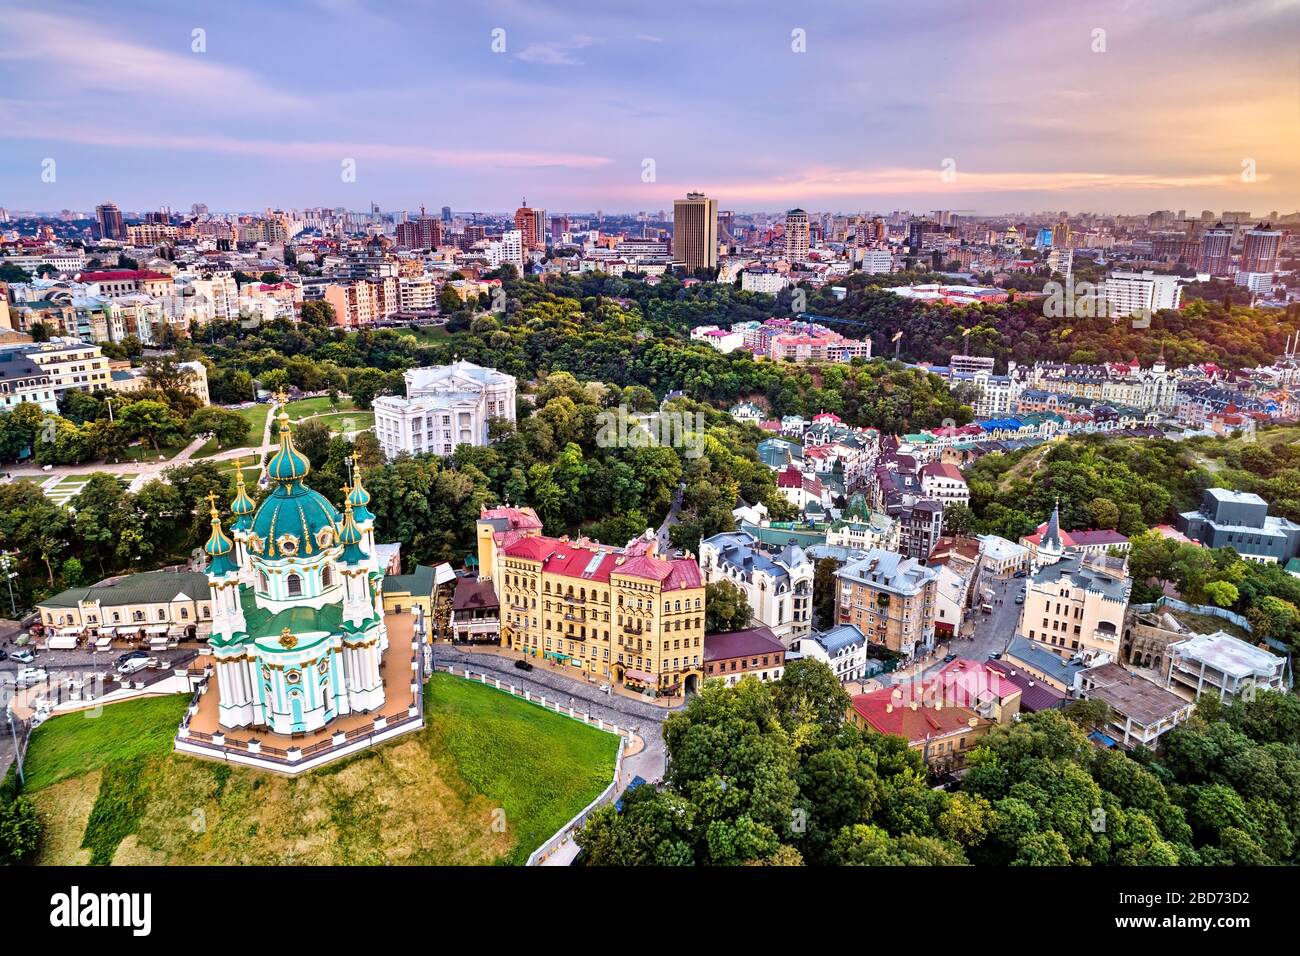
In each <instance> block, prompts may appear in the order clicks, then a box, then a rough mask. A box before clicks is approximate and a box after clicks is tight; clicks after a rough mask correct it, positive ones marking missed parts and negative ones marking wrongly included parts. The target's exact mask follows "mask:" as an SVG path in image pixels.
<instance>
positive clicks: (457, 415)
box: [374, 361, 515, 458]
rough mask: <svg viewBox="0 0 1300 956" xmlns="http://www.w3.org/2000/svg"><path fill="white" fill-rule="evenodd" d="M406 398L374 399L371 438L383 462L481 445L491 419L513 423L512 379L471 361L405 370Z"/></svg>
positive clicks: (510, 376)
mask: <svg viewBox="0 0 1300 956" xmlns="http://www.w3.org/2000/svg"><path fill="white" fill-rule="evenodd" d="M404 379H405V381H406V397H405V398H400V397H398V396H393V395H384V396H380V397H379V398H376V399H375V401H374V410H375V436H376V437H377V438H378V439H379V446H380V447H381V448H382V449H383V451H384V454H385V455H386V456H388V457H389V458H395V457H396V456H397V455H400V454H402V453H403V452H405V453H407V454H410V455H419V454H434V455H450V454H451V453H452V452H454V451H455V450H456V446H457V445H486V444H487V443H488V425H489V423H490V422H491V420H492V419H494V418H499V419H503V420H505V421H508V422H513V421H514V420H515V379H514V376H512V375H506V374H505V373H504V372H498V371H496V370H495V369H490V368H483V367H482V366H480V365H475V364H474V363H472V362H466V361H459V362H455V363H453V364H451V365H442V366H436V367H427V368H417V369H411V370H410V371H408V372H406V373H405V375H404Z"/></svg>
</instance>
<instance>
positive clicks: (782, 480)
mask: <svg viewBox="0 0 1300 956" xmlns="http://www.w3.org/2000/svg"><path fill="white" fill-rule="evenodd" d="M776 485H777V487H778V488H802V487H803V472H802V471H800V470H799V469H798V468H796V467H795V466H794V465H791V466H790V467H788V468H787V469H786V470H785V471H783V472H781V473H780V474H778V475H777V476H776Z"/></svg>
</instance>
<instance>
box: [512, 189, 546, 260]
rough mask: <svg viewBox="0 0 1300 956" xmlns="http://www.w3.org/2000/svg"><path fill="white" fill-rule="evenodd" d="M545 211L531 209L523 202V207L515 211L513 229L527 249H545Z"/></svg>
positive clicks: (525, 201)
mask: <svg viewBox="0 0 1300 956" xmlns="http://www.w3.org/2000/svg"><path fill="white" fill-rule="evenodd" d="M545 222H546V210H545V209H533V208H531V207H530V206H529V205H528V201H527V200H524V203H523V205H521V206H520V207H519V208H518V209H516V210H515V228H516V229H518V230H519V234H520V235H521V236H522V237H523V243H524V247H525V248H527V249H545V248H546V226H545Z"/></svg>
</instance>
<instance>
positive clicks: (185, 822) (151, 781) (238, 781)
mask: <svg viewBox="0 0 1300 956" xmlns="http://www.w3.org/2000/svg"><path fill="white" fill-rule="evenodd" d="M188 703H189V699H188V697H185V696H180V695H178V696H169V697H155V698H146V699H142V700H134V701H127V702H124V703H120V704H113V705H111V706H109V707H106V708H104V709H103V712H102V714H101V715H100V716H97V717H93V718H88V717H86V716H84V715H82V714H68V715H64V716H60V717H55V718H53V719H51V720H49V721H47V722H46V723H45V724H43V725H42V726H41V727H40V728H38V729H37V731H36V732H35V734H34V735H33V737H32V741H31V748H30V750H29V751H28V754H27V761H26V767H27V786H26V787H25V788H24V793H26V794H27V795H29V796H30V797H31V798H32V800H33V801H34V802H35V804H36V807H37V811H38V813H39V815H40V817H41V821H42V825H43V828H44V832H43V835H42V840H41V846H40V849H39V851H38V854H37V857H36V862H37V863H39V864H45V865H59V864H63V865H68V864H74V865H75V864H108V863H112V864H119V865H122V864H128V865H129V864H180V865H208V864H217V865H279V864H298V865H324V864H369V865H375V864H430V865H436V864H441V865H484V864H507V865H518V864H522V863H524V862H525V861H526V860H527V858H528V855H529V854H530V853H531V852H532V851H533V850H534V849H536V848H537V847H538V846H539V845H541V844H542V843H543V842H544V841H545V840H546V839H547V838H548V837H550V836H551V834H552V833H554V832H555V831H556V830H558V829H559V828H560V827H561V826H563V825H564V824H565V823H566V822H567V821H568V820H570V819H571V818H572V817H573V816H575V815H576V814H577V813H578V811H580V810H581V809H582V808H583V807H585V806H586V805H587V804H588V803H590V802H591V801H592V800H593V799H595V797H596V796H597V795H599V794H600V792H601V791H602V790H604V789H605V787H607V786H608V785H609V782H610V779H611V778H612V776H613V773H614V760H615V754H616V751H617V738H616V737H615V736H613V735H612V734H608V733H605V732H603V731H599V730H596V729H595V728H592V727H588V726H586V725H585V724H582V723H580V722H578V721H574V720H571V719H569V718H567V717H564V716H561V715H559V714H556V713H553V712H550V711H546V710H544V709H542V708H541V707H539V706H537V705H535V704H530V703H527V702H526V701H522V700H519V699H517V698H514V697H511V696H510V695H508V694H505V693H502V692H501V691H497V690H495V689H493V688H490V687H485V686H483V685H480V684H475V683H471V682H469V681H466V680H464V679H461V678H457V677H452V676H450V675H448V674H435V675H434V676H433V677H432V678H431V680H430V681H429V683H428V684H427V685H426V686H425V720H426V726H425V727H424V729H423V730H421V731H419V732H418V733H416V734H412V735H410V736H408V737H403V738H401V739H400V740H396V741H392V742H390V743H387V744H383V745H380V746H379V747H377V748H375V749H373V750H368V751H364V752H362V753H360V754H356V755H354V756H352V757H348V758H346V759H344V760H342V761H340V762H339V763H336V764H331V765H329V766H326V767H323V768H321V769H319V770H314V771H310V772H307V773H305V774H303V775H302V776H300V777H296V778H290V777H284V776H280V775H278V774H273V773H268V772H264V771H259V770H253V769H250V768H246V767H239V766H232V765H230V764H225V763H220V762H215V761H207V760H200V759H197V758H193V757H188V756H184V755H181V754H176V753H174V752H173V751H172V738H173V737H174V735H175V733H176V728H177V726H178V724H179V723H180V720H181V716H182V714H183V713H184V712H185V709H186V707H187V706H188ZM11 772H12V771H11Z"/></svg>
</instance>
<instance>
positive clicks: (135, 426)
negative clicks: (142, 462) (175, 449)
mask: <svg viewBox="0 0 1300 956" xmlns="http://www.w3.org/2000/svg"><path fill="white" fill-rule="evenodd" d="M117 422H118V424H119V425H121V427H122V429H123V431H124V432H125V433H126V435H127V437H128V438H130V439H132V440H137V439H140V438H147V439H148V440H149V447H151V448H152V449H153V450H154V451H157V450H158V449H159V448H161V447H162V445H161V444H160V442H167V443H168V444H171V443H172V442H174V441H175V440H176V438H177V437H178V436H179V434H180V432H181V428H182V423H181V418H180V416H179V415H177V414H176V413H175V412H174V411H172V410H171V409H170V408H168V407H167V406H166V405H164V404H163V403H162V402H155V401H152V400H149V399H146V400H144V401H140V402H132V403H131V404H130V405H128V406H126V408H124V409H122V411H121V413H120V414H119V415H118V416H117Z"/></svg>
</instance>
